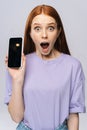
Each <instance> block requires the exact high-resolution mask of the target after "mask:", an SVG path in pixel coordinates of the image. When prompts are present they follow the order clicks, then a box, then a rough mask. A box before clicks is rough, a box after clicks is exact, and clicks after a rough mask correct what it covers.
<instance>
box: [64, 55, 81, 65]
mask: <svg viewBox="0 0 87 130" xmlns="http://www.w3.org/2000/svg"><path fill="white" fill-rule="evenodd" d="M63 55H64V62H65V63H66V64H68V65H70V66H73V67H81V62H80V61H79V60H78V59H77V58H75V57H73V56H71V55H67V54H63Z"/></svg>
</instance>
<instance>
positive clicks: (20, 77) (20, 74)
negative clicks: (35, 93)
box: [5, 54, 26, 83]
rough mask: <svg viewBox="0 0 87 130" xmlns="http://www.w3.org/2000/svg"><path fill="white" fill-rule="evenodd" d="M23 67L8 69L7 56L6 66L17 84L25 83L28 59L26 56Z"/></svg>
mask: <svg viewBox="0 0 87 130" xmlns="http://www.w3.org/2000/svg"><path fill="white" fill-rule="evenodd" d="M21 59H22V66H21V67H19V68H10V67H8V57H7V56H6V58H5V64H6V66H7V69H8V71H9V74H10V75H11V77H12V80H13V81H16V82H19V83H21V82H23V81H24V75H25V67H26V57H25V56H24V54H22V58H21Z"/></svg>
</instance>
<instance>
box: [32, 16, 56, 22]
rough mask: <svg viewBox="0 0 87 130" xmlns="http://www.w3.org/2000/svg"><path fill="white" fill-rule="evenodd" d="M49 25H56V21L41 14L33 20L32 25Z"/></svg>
mask: <svg viewBox="0 0 87 130" xmlns="http://www.w3.org/2000/svg"><path fill="white" fill-rule="evenodd" d="M36 23H38V24H43V23H44V24H49V23H54V24H55V23H56V21H55V19H54V18H53V17H51V16H49V15H45V14H40V15H37V16H35V17H34V18H33V20H32V24H36Z"/></svg>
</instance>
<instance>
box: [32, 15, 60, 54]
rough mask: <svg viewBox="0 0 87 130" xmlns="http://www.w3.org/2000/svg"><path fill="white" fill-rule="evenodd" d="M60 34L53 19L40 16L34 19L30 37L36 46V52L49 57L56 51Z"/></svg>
mask: <svg viewBox="0 0 87 130" xmlns="http://www.w3.org/2000/svg"><path fill="white" fill-rule="evenodd" d="M59 34H60V30H58V28H57V23H56V21H55V19H54V18H53V17H50V16H48V15H45V14H40V15H37V16H35V17H34V19H33V20H32V24H31V32H30V36H31V38H32V40H33V42H34V44H35V47H36V52H37V53H39V54H42V55H45V56H46V55H49V54H50V52H51V51H52V50H53V49H54V44H55V41H56V39H57V38H58V36H59Z"/></svg>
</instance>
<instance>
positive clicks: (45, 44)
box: [40, 42, 49, 49]
mask: <svg viewBox="0 0 87 130" xmlns="http://www.w3.org/2000/svg"><path fill="white" fill-rule="evenodd" d="M40 45H41V47H42V48H43V49H47V48H48V46H49V43H48V42H42V43H41V44H40Z"/></svg>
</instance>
